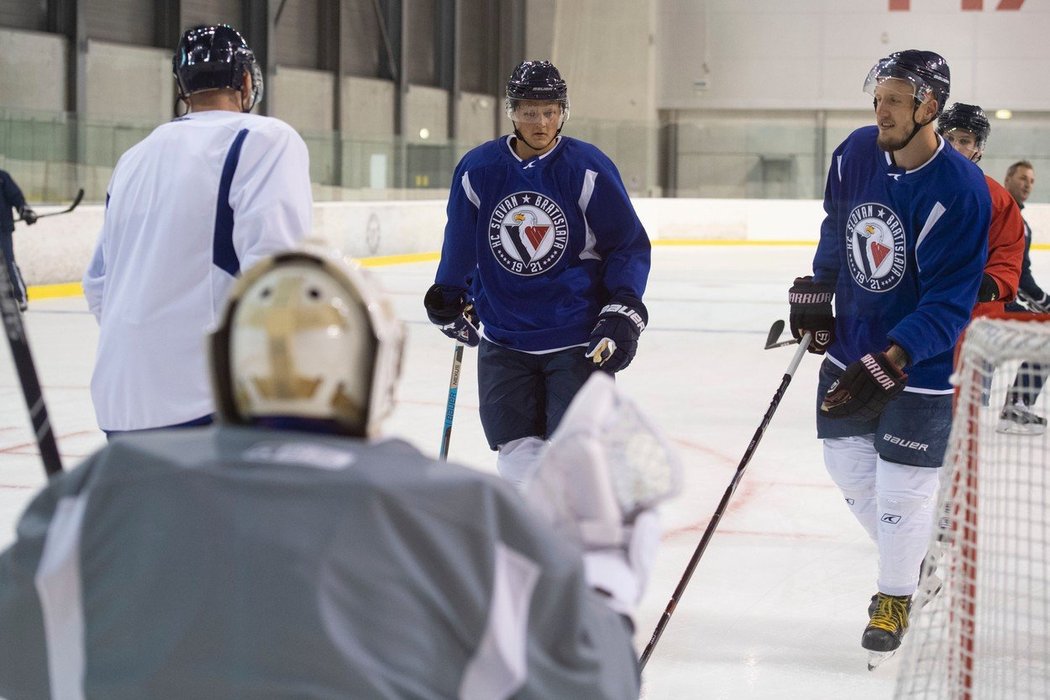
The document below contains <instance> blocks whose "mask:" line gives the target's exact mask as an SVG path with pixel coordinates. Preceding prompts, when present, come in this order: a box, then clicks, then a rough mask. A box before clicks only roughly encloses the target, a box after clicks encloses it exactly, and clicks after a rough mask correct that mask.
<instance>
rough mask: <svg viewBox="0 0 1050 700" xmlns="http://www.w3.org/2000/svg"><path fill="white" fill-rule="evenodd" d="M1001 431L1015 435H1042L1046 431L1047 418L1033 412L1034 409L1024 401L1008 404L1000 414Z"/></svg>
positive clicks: (998, 429) (999, 428) (998, 430)
mask: <svg viewBox="0 0 1050 700" xmlns="http://www.w3.org/2000/svg"><path fill="white" fill-rule="evenodd" d="M996 432H999V433H1012V434H1015V435H1042V434H1043V433H1044V432H1046V419H1045V418H1043V417H1042V416H1040V415H1036V414H1035V413H1033V412H1032V409H1031V408H1029V407H1028V406H1025V405H1024V404H1023V403H1015V404H1014V405H1012V406H1007V407H1006V408H1004V409H1003V412H1002V413H1000V414H999V426H998V427H997V428H996Z"/></svg>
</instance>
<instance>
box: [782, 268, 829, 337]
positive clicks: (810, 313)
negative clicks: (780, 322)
mask: <svg viewBox="0 0 1050 700" xmlns="http://www.w3.org/2000/svg"><path fill="white" fill-rule="evenodd" d="M834 293H835V290H834V288H833V287H831V285H827V284H818V283H817V282H814V281H813V277H812V276H810V275H807V276H805V277H796V278H795V283H794V284H792V285H791V289H789V290H788V303H789V304H791V314H790V317H789V320H790V322H791V337H793V338H794V339H795V340H802V336H803V335H805V334H806V332H807V331H809V332H811V333H812V334H813V341H812V342H811V343H810V344H809V347H808V348H807V350H808V351H809V352H811V353H813V354H815V355H823V354H824V353H825V352H826V351H827V349H828V346H829V345H831V341H832V340H834V339H835V314H834V312H832V310H831V297H832V295H833V294H834Z"/></svg>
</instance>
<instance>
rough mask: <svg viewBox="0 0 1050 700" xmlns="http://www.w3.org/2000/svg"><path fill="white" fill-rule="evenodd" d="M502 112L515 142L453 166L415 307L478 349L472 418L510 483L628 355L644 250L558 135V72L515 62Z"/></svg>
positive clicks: (624, 215)
mask: <svg viewBox="0 0 1050 700" xmlns="http://www.w3.org/2000/svg"><path fill="white" fill-rule="evenodd" d="M506 107H507V116H508V117H510V119H511V120H512V121H513V123H514V133H513V134H511V135H507V136H503V137H500V138H498V139H495V140H493V141H489V142H488V143H485V144H482V145H481V146H479V147H477V148H475V149H473V150H472V151H470V152H469V153H467V154H466V155H465V156H464V157H463V159H462V160H461V161H460V162H459V165H458V166H456V170H455V173H454V175H453V183H452V191H451V193H450V195H449V201H448V224H447V225H446V227H445V239H444V244H443V246H442V250H441V262H440V264H439V265H438V270H437V275H436V279H435V283H434V285H433V286H432V287H431V288H430V289H429V290H428V291H427V293H426V297H425V298H424V305H425V306H426V310H427V315H428V316H429V318H430V320H431V321H433V322H434V323H435V324H437V325H438V326H439V327H440V328H441V330H442V331H443V332H444V333H445V334H446V335H448V336H449V337H451V338H454V339H456V340H458V341H459V342H462V343H466V344H467V345H470V346H478V345H480V347H479V349H478V389H479V394H480V399H481V410H480V412H481V423H482V426H483V427H484V430H485V437H486V439H487V440H488V443H489V447H490V448H491V449H493V450H498V453H499V456H498V457H497V461H496V463H497V467H498V469H499V472H500V474H501V475H502V476H503V477H505V478H506V479H508V480H510V481H511V482H513V483H515V484H517V485H519V486H520V485H523V484H524V483H525V482H527V480H528V478H529V475H530V473H531V471H532V469H533V468H534V467H535V465H536V459H537V456H538V455H539V454H540V452H541V451H542V449H543V447H544V445H545V441H546V439H547V437H548V436H549V435H550V434H551V433H552V432H553V431H554V429H555V428H556V427H557V425H558V422H559V421H560V420H561V418H562V415H563V414H564V413H565V409H566V408H567V407H568V405H569V402H570V401H571V400H572V398H573V396H574V395H575V394H576V392H577V390H578V389H579V388H580V387H581V386H582V385H583V383H584V382H585V381H586V380H587V378H588V377H589V376H590V374H591V373H592V372H594V371H595V370H596V369H599V368H600V369H601V370H603V371H605V372H608V373H610V374H612V373H615V372H618V371H620V370H622V369H624V368H625V367H627V365H628V364H630V362H631V360H632V359H633V358H634V354H635V351H636V349H637V347H638V337H639V335H640V334H641V332H642V330H644V329H645V325H646V323H648V313H647V311H646V308H645V304H643V303H642V295H643V293H644V292H645V284H646V280H647V278H648V276H649V264H650V246H649V238H648V236H647V235H646V233H645V229H644V228H643V227H642V224H641V222H640V221H639V220H638V216H637V214H636V213H635V211H634V207H633V206H632V205H631V201H630V199H629V197H628V195H627V191H626V189H625V188H624V185H623V181H622V180H621V178H620V174H619V172H618V171H617V169H616V166H615V165H613V163H612V161H611V160H609V158H608V157H607V156H606V155H605V154H604V153H602V152H601V151H599V150H598V149H597V148H595V147H594V146H592V145H590V144H588V143H584V142H583V141H579V140H577V139H573V138H569V137H567V136H562V135H561V129H562V126H564V124H565V121H566V120H567V119H568V118H569V96H568V88H567V86H566V83H565V81H564V80H563V79H562V77H561V74H560V73H559V72H558V69H557V68H556V67H554V66H553V65H552V64H551V63H549V62H547V61H525V62H524V63H522V64H520V65H519V66H518V67H517V68H515V69H514V72H513V74H512V75H511V77H510V80H509V81H508V83H507V102H506ZM479 322H480V323H479Z"/></svg>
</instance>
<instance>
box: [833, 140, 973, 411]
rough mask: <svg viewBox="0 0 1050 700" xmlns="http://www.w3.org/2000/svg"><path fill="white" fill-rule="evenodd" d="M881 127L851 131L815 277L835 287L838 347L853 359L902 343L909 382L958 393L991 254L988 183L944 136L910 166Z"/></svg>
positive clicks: (841, 360) (839, 160)
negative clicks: (881, 140) (961, 353)
mask: <svg viewBox="0 0 1050 700" xmlns="http://www.w3.org/2000/svg"><path fill="white" fill-rule="evenodd" d="M877 135H878V128H877V127H875V126H868V127H863V128H861V129H858V130H856V131H854V132H853V133H852V134H850V136H849V137H848V138H847V139H846V140H845V141H844V142H843V143H842V145H840V146H839V147H838V148H837V149H835V153H834V154H833V156H832V164H831V169H830V172H829V174H828V182H827V188H826V190H825V194H824V210H825V211H826V212H827V216H826V217H825V219H824V223H823V225H822V227H821V231H820V243H819V244H818V245H817V253H816V256H815V257H814V260H813V277H814V280H815V281H817V282H822V283H825V284H833V285H834V286H835V339H834V342H833V343H832V344H831V346H830V347H829V348H828V356H829V357H830V358H831V360H832V361H833V362H835V363H836V364H838V365H840V366H842V367H845V366H846V365H848V364H850V363H851V362H853V361H855V360H857V359H859V358H860V357H861V356H863V355H864V354H866V353H869V352H879V351H881V350H884V349H885V348H886V347H887V346H888V345H889V344H890V343H891V342H894V343H896V344H898V345H900V346H901V347H902V348H904V349H905V350H906V351H907V352H908V355H909V357H910V358H911V359H910V364H909V365H908V366H907V367H905V371H906V372H907V373H908V375H909V378H908V386H907V389H906V391H917V392H921V393H932V394H942V393H950V392H951V386H950V384H949V383H948V377H949V375H950V374H951V371H952V356H953V350H954V348H955V344H956V342H957V341H958V338H959V334H960V333H961V332H962V330H963V328H964V327H965V326H966V324H967V322H968V321H969V319H970V312H971V311H972V310H973V306H974V302H975V301H976V298H977V289H978V287H979V286H980V282H981V273H982V271H983V269H984V264H985V259H986V258H987V255H988V224H989V220H990V217H991V199H990V197H989V194H988V186H987V184H986V183H985V180H984V175H983V174H982V173H981V171H980V169H978V168H977V166H975V165H974V164H973V163H971V162H969V161H968V160H966V158H964V157H963V156H961V155H960V154H959V153H957V152H956V151H955V150H954V149H952V148H950V147H948V146H947V145H946V144H945V143H944V141H943V140H942V139H940V138H938V141H939V144H938V148H937V151H936V153H935V154H934V155H933V157H932V158H931V159H930V160H929V161H927V162H926V163H925V164H923V165H921V166H919V167H918V168H915V169H914V170H904V169H903V168H900V167H898V166H897V165H895V164H894V163H893V161H892V159H891V158H890V155H889V154H888V153H886V152H885V151H883V150H882V149H880V148H879V147H878V145H877V144H876V137H877Z"/></svg>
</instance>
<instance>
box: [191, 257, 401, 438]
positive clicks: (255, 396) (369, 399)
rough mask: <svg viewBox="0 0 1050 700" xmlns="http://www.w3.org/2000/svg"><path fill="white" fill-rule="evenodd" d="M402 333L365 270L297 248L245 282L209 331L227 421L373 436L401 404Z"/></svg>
mask: <svg viewBox="0 0 1050 700" xmlns="http://www.w3.org/2000/svg"><path fill="white" fill-rule="evenodd" d="M402 344H403V331H402V328H401V325H400V323H399V322H397V321H396V320H395V319H394V317H393V314H392V313H391V311H390V310H389V308H388V306H387V305H386V303H385V300H383V299H380V298H379V296H378V294H376V292H375V291H374V290H373V288H372V286H371V285H370V283H369V282H368V280H366V279H365V277H364V273H363V272H362V271H361V270H359V269H357V268H356V267H351V266H349V265H347V264H346V263H344V262H343V261H342V260H341V259H339V258H338V257H335V256H333V255H326V254H321V253H318V252H315V251H309V250H304V251H294V252H287V253H281V254H278V255H275V256H273V257H270V258H267V259H265V260H263V261H261V262H260V263H259V264H257V265H256V266H254V267H253V268H252V269H251V270H249V271H248V272H247V273H246V274H245V275H244V276H243V277H242V278H241V279H239V280H238V281H237V284H236V285H235V286H234V288H233V290H232V291H231V292H230V297H229V301H228V302H227V306H226V309H225V312H224V314H223V318H222V322H221V325H220V326H219V328H218V329H217V330H216V331H215V333H213V334H212V337H211V352H212V379H213V382H214V385H215V394H216V403H217V405H218V411H219V415H220V416H221V417H222V418H223V419H224V420H225V421H226V422H228V423H235V424H242V425H262V426H267V427H273V428H288V429H302V430H312V431H323V432H333V433H339V434H344V435H351V436H357V437H375V436H376V435H377V433H378V430H379V425H380V423H381V422H382V420H383V419H384V418H385V417H386V416H387V415H388V414H389V412H390V410H391V409H392V408H393V404H394V390H395V387H396V383H397V378H398V374H399V372H400V364H401V349H402Z"/></svg>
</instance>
